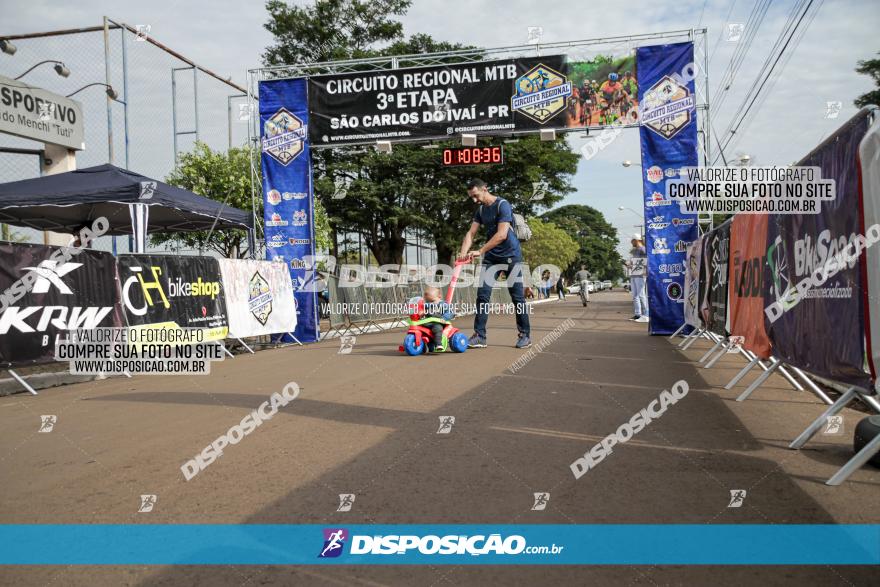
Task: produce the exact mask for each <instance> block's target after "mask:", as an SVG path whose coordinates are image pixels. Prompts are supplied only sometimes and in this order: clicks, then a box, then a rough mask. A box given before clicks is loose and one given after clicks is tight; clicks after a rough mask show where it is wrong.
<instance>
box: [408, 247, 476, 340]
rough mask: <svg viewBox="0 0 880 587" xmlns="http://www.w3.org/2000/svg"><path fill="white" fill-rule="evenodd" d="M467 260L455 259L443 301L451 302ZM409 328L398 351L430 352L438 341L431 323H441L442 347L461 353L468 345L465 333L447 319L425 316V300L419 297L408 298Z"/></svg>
mask: <svg viewBox="0 0 880 587" xmlns="http://www.w3.org/2000/svg"><path fill="white" fill-rule="evenodd" d="M465 263H467V261H456V262H455V268H454V269H453V271H452V280H451V281H450V282H449V290H448V291H447V292H446V299H445V302H446V303H447V304H449V303H452V294H453V292H454V291H455V283H456V282H457V281H458V274H459V273H460V272H461V266H462V265H464V264H465ZM408 305H409V330H407V331H406V336H405V337H404V338H403V344H402V345H400V346H399V347H398V350H399V351H402V352H406V354H408V355H410V356H416V355H421V354H423V353H426V352H432V351H433V350H434V348H435V346H436V344H437V342H438V341H435V340H434V334H433V333H432V332H431V327H430V325H431V324H443V340H442V341H440V342H441V343H442V346H443V348H445V349H450V348H451V349H452V350H453V351H454V352H456V353H463V352H465V351H466V350H467V347H468V337H467V335H466V334H465V333H464V332H462V331H461V330H459V329H458V328H456V327H455V326H453V325H452V323H451V322H449V321H448V320H444V319H443V318H435V317H433V316H429V317H425V300H424V299H423V298H421V297H417V298H412V299H411V300H409V304H408Z"/></svg>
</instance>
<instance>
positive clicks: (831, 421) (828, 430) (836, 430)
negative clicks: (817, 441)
mask: <svg viewBox="0 0 880 587" xmlns="http://www.w3.org/2000/svg"><path fill="white" fill-rule="evenodd" d="M822 434H843V416H839V415H838V416H828V419H827V420H826V421H825V430H824V431H823V432H822Z"/></svg>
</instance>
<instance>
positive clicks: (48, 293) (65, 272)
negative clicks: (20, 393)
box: [0, 243, 123, 368]
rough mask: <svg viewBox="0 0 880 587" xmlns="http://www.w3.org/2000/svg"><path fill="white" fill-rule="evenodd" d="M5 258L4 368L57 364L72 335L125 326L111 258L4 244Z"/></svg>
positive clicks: (1, 267)
mask: <svg viewBox="0 0 880 587" xmlns="http://www.w3.org/2000/svg"><path fill="white" fill-rule="evenodd" d="M65 251H66V252H70V251H78V252H76V253H75V254H73V255H64V253H65ZM0 258H2V259H3V262H2V263H0V292H3V298H2V301H0V308H2V309H0V366H3V367H7V368H8V367H15V366H19V365H33V364H37V363H50V362H52V361H54V357H55V339H56V338H57V337H58V335H59V334H61V333H63V332H64V331H67V330H73V329H77V328H88V329H91V328H98V327H104V328H111V327H117V328H118V327H121V326H123V317H122V308H121V307H120V304H119V287H118V282H117V279H116V263H115V261H114V259H113V255H111V254H110V253H103V252H100V251H92V250H88V249H83V250H77V249H73V248H71V249H68V248H65V247H47V246H43V245H29V244H17V243H3V244H0Z"/></svg>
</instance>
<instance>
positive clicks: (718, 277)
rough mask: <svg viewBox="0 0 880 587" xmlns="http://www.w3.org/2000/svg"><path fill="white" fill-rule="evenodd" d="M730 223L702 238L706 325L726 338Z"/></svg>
mask: <svg viewBox="0 0 880 587" xmlns="http://www.w3.org/2000/svg"><path fill="white" fill-rule="evenodd" d="M730 225H731V221H730V220H728V221H727V222H725V223H723V224H721V225H720V226H718V227H716V228H715V229H714V230H711V231H709V232H708V233H706V235H705V236H704V238H705V240H706V250H705V254H706V257H705V262H706V267H707V271H706V303H707V314H706V324H707V326H708V327H709V330H711V331H712V332H714V333H715V334H718V335H721V336H726V335H727V332H728V329H727V328H728V325H727V291H728V276H729V270H728V262H729V260H730Z"/></svg>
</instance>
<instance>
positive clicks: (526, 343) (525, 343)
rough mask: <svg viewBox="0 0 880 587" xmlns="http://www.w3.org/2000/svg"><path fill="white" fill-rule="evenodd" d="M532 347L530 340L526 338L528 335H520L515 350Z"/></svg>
mask: <svg viewBox="0 0 880 587" xmlns="http://www.w3.org/2000/svg"><path fill="white" fill-rule="evenodd" d="M530 346H532V339H530V338H529V337H528V335H525V334H521V335H520V337H519V340H518V341H516V348H518V349H527V348H529V347H530Z"/></svg>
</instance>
